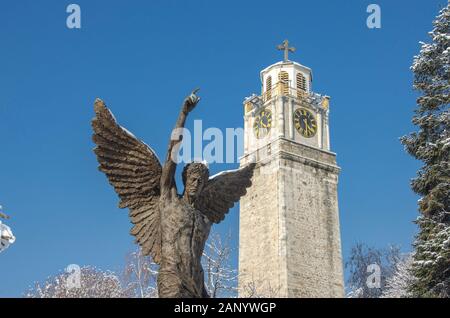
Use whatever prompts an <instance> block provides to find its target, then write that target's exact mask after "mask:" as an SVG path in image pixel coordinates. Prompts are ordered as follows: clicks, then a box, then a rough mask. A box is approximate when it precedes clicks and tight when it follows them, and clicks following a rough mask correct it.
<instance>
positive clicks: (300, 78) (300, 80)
mask: <svg viewBox="0 0 450 318" xmlns="http://www.w3.org/2000/svg"><path fill="white" fill-rule="evenodd" d="M305 93H306V77H305V76H304V75H303V74H301V73H297V97H298V98H301V97H302V96H303V95H305Z"/></svg>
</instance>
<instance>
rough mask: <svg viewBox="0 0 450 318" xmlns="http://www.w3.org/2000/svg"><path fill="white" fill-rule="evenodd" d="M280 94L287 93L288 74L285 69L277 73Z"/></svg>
mask: <svg viewBox="0 0 450 318" xmlns="http://www.w3.org/2000/svg"><path fill="white" fill-rule="evenodd" d="M278 81H279V85H280V93H281V95H289V74H288V73H287V72H285V71H281V72H280V73H278Z"/></svg>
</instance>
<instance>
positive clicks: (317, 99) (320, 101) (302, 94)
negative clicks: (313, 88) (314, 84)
mask: <svg viewBox="0 0 450 318" xmlns="http://www.w3.org/2000/svg"><path fill="white" fill-rule="evenodd" d="M278 96H288V97H293V98H297V99H299V100H303V101H305V102H307V103H309V104H313V105H316V106H321V107H323V108H328V100H329V97H327V96H322V95H320V94H317V93H314V92H308V91H306V90H303V89H298V88H295V87H292V86H290V85H289V84H287V83H283V82H278V83H276V84H275V85H272V88H271V89H269V90H266V91H265V92H264V93H263V94H262V95H261V100H262V102H263V103H266V102H268V101H270V100H271V99H272V98H276V97H278Z"/></svg>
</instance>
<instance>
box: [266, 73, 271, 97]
mask: <svg viewBox="0 0 450 318" xmlns="http://www.w3.org/2000/svg"><path fill="white" fill-rule="evenodd" d="M271 98H272V76H268V77H267V78H266V100H269V99H271Z"/></svg>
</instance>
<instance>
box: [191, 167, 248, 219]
mask: <svg viewBox="0 0 450 318" xmlns="http://www.w3.org/2000/svg"><path fill="white" fill-rule="evenodd" d="M254 169H255V163H251V164H249V165H247V166H245V167H243V168H240V169H237V170H231V171H223V172H221V173H219V174H216V175H215V176H212V177H211V178H209V181H208V183H207V184H206V185H205V188H204V189H203V191H202V193H201V195H200V198H198V199H197V200H196V201H195V203H194V205H195V207H196V208H197V209H198V210H200V211H202V212H203V213H204V214H205V215H206V216H207V217H208V219H209V220H210V221H211V222H213V223H220V222H221V221H222V220H223V219H224V218H225V214H227V213H228V211H229V210H230V209H231V208H232V207H233V206H234V203H235V202H237V201H238V200H239V199H240V198H241V197H242V196H243V195H245V193H246V192H247V188H248V187H249V186H251V184H252V182H251V178H252V176H253V171H254Z"/></svg>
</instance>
